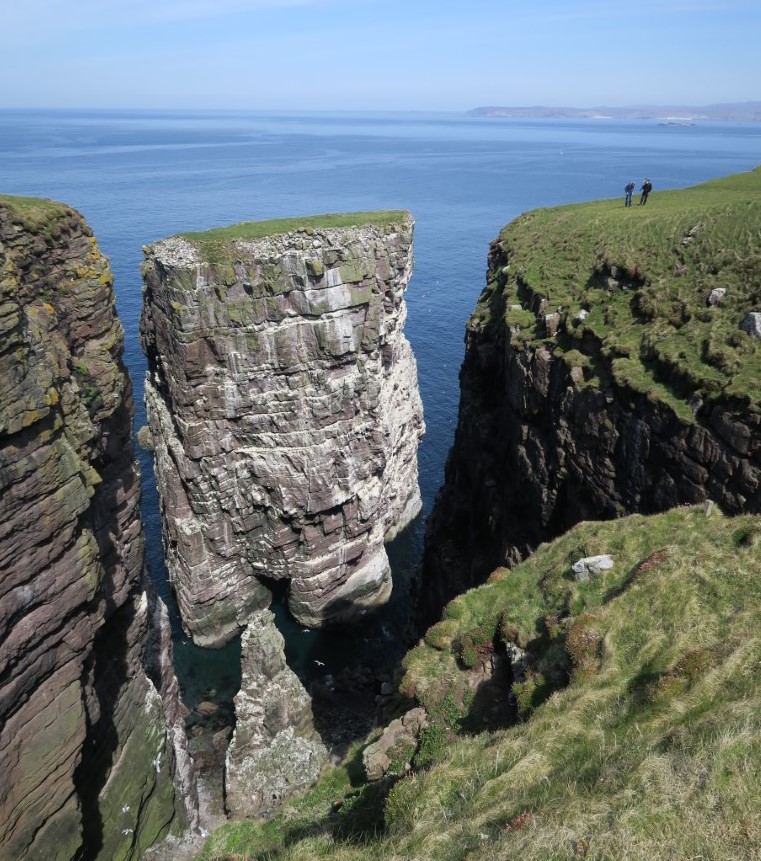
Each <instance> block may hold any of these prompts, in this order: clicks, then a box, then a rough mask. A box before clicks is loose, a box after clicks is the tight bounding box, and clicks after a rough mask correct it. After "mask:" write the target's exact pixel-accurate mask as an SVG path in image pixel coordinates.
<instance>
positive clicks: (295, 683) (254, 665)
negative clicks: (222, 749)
mask: <svg viewBox="0 0 761 861" xmlns="http://www.w3.org/2000/svg"><path fill="white" fill-rule="evenodd" d="M241 645H242V654H241V670H242V684H241V690H240V692H239V693H238V694H237V695H236V697H235V716H236V728H235V732H234V734H233V737H232V741H231V742H230V747H229V748H228V750H227V763H226V774H227V779H226V782H225V791H226V803H227V808H228V810H229V811H230V812H231V813H232V814H233V815H235V816H254V815H266V814H268V813H272V812H273V811H274V810H276V809H277V807H278V806H279V804H280V802H281V801H282V800H283V799H284V798H287V797H288V796H289V795H292V794H293V793H294V792H297V791H298V790H301V789H306V788H307V787H309V786H311V784H312V783H314V782H315V780H317V777H318V775H319V773H320V769H321V768H322V766H323V764H324V762H325V760H326V759H327V751H326V749H325V747H324V745H323V744H322V741H321V740H320V737H319V735H318V734H317V733H316V732H315V729H314V724H313V719H312V703H311V700H310V698H309V694H308V693H307V692H306V691H305V690H304V688H303V686H302V684H301V682H300V681H299V680H298V678H297V676H296V675H295V673H293V672H292V671H291V670H290V669H289V668H288V666H287V664H286V662H285V653H284V650H283V646H284V643H283V637H282V635H281V633H280V632H279V631H278V629H277V628H276V627H275V617H274V614H273V613H272V612H270V611H269V610H262V611H261V612H259V613H257V614H256V616H255V617H254V618H253V619H252V620H251V622H250V624H249V625H248V626H247V628H246V630H245V631H244V633H243V641H242V644H241Z"/></svg>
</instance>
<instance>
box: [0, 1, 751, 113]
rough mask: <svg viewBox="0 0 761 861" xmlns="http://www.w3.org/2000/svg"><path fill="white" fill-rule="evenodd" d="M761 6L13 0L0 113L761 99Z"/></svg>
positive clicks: (1, 32)
mask: <svg viewBox="0 0 761 861" xmlns="http://www.w3.org/2000/svg"><path fill="white" fill-rule="evenodd" d="M759 34H761V0H635V2H632V0H582V2H574V0H438V2H429V0H0V107H6V108H35V107H46V108H71V107H79V108H82V107H85V108H157V109H172V108H174V109H186V108H221V109H252V110H258V109H267V110H269V109H278V108H280V109H286V110H290V109H294V110H422V111H462V110H467V109H469V108H472V107H477V106H480V105H519V106H520V105H534V104H542V105H553V106H568V107H570V106H575V107H599V106H627V105H638V104H650V105H664V106H666V105H674V106H679V105H682V106H699V105H705V104H712V103H717V102H742V101H755V100H759V99H761V50H759V45H758V40H759Z"/></svg>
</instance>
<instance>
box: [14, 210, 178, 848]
mask: <svg viewBox="0 0 761 861" xmlns="http://www.w3.org/2000/svg"><path fill="white" fill-rule="evenodd" d="M0 333H2V348H1V349H0V572H2V573H1V576H0V773H1V774H2V775H3V780H2V784H1V785H0V858H2V859H3V861H6V859H7V861H19V859H25V858H45V859H61V861H68V859H73V858H78V859H104V861H105V859H109V860H110V859H137V858H139V856H140V854H141V852H142V851H143V850H144V849H145V848H146V847H147V846H149V845H150V844H151V843H153V842H154V841H155V840H156V839H157V838H159V837H160V836H162V835H163V834H164V833H166V831H167V829H168V828H169V827H170V826H171V825H172V824H175V825H177V826H178V827H179V826H182V825H184V824H186V823H188V821H191V822H192V820H193V817H194V804H193V799H192V795H193V785H192V772H191V770H190V767H189V762H188V761H187V758H186V754H185V753H184V751H186V747H185V737H184V730H183V729H182V726H181V722H178V721H177V720H176V718H177V715H178V709H179V700H178V696H177V691H176V681H174V676H173V674H172V672H171V652H170V648H171V647H170V645H169V644H168V643H167V639H166V636H165V634H164V635H163V636H162V631H161V626H160V625H157V621H156V620H157V618H160V617H161V607H160V605H159V604H158V602H157V600H156V599H155V598H154V597H152V596H149V594H148V593H147V592H146V591H145V589H144V588H143V585H142V582H141V576H142V572H143V536H142V529H141V522H140V515H139V501H140V490H139V476H138V472H137V469H136V465H135V463H134V460H133V455H132V438H131V423H132V411H133V405H132V395H131V387H130V382H129V378H128V376H127V373H126V370H125V368H124V365H123V363H122V358H121V355H122V349H123V334H122V329H121V326H120V324H119V322H118V320H117V318H116V315H115V311H114V297H113V292H112V275H111V272H110V269H109V266H108V262H107V260H106V259H105V258H104V257H103V256H102V254H101V253H100V251H99V249H98V246H97V244H96V242H95V239H94V238H93V237H92V234H91V232H90V230H89V228H88V227H87V225H86V224H85V223H84V221H83V219H82V217H81V216H80V215H79V214H78V213H76V212H74V211H73V210H71V209H69V208H67V207H65V206H63V205H60V204H54V203H51V202H50V201H43V200H33V199H22V198H8V197H0ZM168 715H169V718H168ZM172 715H174V717H172ZM178 758H179V760H180V764H181V766H182V771H183V775H184V776H183V777H182V781H184V784H185V789H184V790H183V791H178V789H177V785H178V784H179V782H181V780H180V776H179V775H178V773H177V763H178ZM186 802H187V807H186Z"/></svg>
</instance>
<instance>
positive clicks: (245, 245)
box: [146, 210, 413, 267]
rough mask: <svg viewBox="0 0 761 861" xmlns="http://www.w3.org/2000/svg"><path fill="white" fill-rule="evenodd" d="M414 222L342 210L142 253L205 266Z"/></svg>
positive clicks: (221, 230) (402, 214)
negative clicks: (342, 211) (209, 263)
mask: <svg viewBox="0 0 761 861" xmlns="http://www.w3.org/2000/svg"><path fill="white" fill-rule="evenodd" d="M412 225H413V219H412V216H411V214H410V213H409V212H407V211H405V210H379V211H376V212H346V213H336V214H326V215H313V216H304V217H298V218H283V219H275V220H269V221H244V222H240V223H239V224H232V225H230V226H228V227H217V228H214V229H212V230H207V231H204V232H198V233H192V232H191V233H180V234H177V235H176V236H170V237H168V238H167V239H162V240H160V241H158V242H156V243H153V244H151V245H148V246H146V253H148V254H150V255H151V256H153V257H155V259H157V260H158V261H160V262H161V263H163V264H164V265H167V266H174V267H185V266H193V265H195V264H198V263H204V262H211V263H213V262H220V260H222V259H226V258H229V257H230V255H231V253H232V254H236V253H237V254H240V253H243V254H244V255H245V256H246V257H255V256H258V254H260V253H265V254H266V253H268V252H271V251H272V250H273V246H274V247H275V248H276V249H277V250H280V251H283V250H286V249H288V248H300V247H301V248H304V247H310V246H313V245H314V243H317V244H318V246H319V244H321V243H322V241H328V242H330V243H331V244H340V243H341V241H342V238H343V237H351V236H352V234H355V233H366V232H368V231H369V232H370V233H372V234H374V235H382V234H385V233H388V232H395V231H400V230H401V231H403V232H407V231H410V230H411V228H412Z"/></svg>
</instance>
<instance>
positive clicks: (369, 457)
mask: <svg viewBox="0 0 761 861" xmlns="http://www.w3.org/2000/svg"><path fill="white" fill-rule="evenodd" d="M335 225H340V226H335ZM412 228H413V222H412V219H411V217H410V216H409V214H408V213H403V212H395V213H369V214H357V215H350V216H338V217H336V216H334V217H328V216H326V217H324V218H322V217H321V218H314V219H306V220H301V221H299V220H296V219H293V220H290V221H287V222H276V223H266V222H264V223H258V224H257V223H249V224H243V225H237V226H235V227H233V228H227V229H222V230H219V231H210V232H209V233H206V234H198V235H188V236H186V237H181V236H177V237H172V238H170V239H166V240H163V241H161V242H158V243H156V244H155V245H152V246H149V247H147V248H146V249H145V255H146V261H145V264H144V266H143V277H144V280H145V295H144V306H143V317H142V321H141V331H142V338H143V345H144V349H145V352H146V354H147V356H148V360H149V368H150V370H149V373H148V379H147V382H146V405H147V408H148V415H149V421H150V426H151V431H152V436H153V442H154V445H155V457H156V475H157V483H158V487H159V492H160V498H161V507H162V515H163V528H164V544H165V550H166V556H167V564H168V568H169V572H170V577H171V579H172V582H173V584H174V587H175V590H176V592H177V596H178V600H179V604H180V609H181V612H182V617H183V621H184V625H185V626H186V628H187V630H188V631H189V632H190V634H191V635H192V636H193V638H194V639H195V640H196V642H198V643H199V644H201V645H213V644H219V643H222V642H224V641H225V640H226V639H229V638H230V637H231V636H233V634H235V633H236V632H237V631H239V630H240V629H241V628H242V627H244V626H245V625H246V624H247V623H248V621H249V619H250V618H252V616H253V615H254V614H255V613H256V612H257V611H258V610H260V609H262V608H263V607H266V606H267V604H268V603H269V592H268V590H267V588H266V587H265V586H264V585H263V584H262V580H260V578H266V579H274V580H283V579H286V580H288V581H290V592H289V604H290V608H291V611H292V612H293V614H294V615H295V616H296V617H297V618H298V619H299V620H301V621H302V622H303V623H304V624H308V625H320V624H323V623H325V622H328V621H332V620H337V619H341V618H346V617H350V616H352V615H354V614H356V613H357V612H358V611H360V610H361V609H362V608H366V607H369V606H374V605H377V604H379V603H382V602H383V601H385V600H386V599H387V597H388V594H389V592H390V589H391V577H390V571H389V564H388V559H387V556H386V552H385V549H384V540H387V539H388V538H390V537H391V536H392V535H393V534H395V532H396V531H397V530H399V529H401V528H403V527H404V526H405V525H406V524H407V523H409V521H410V520H411V519H412V518H413V517H414V516H415V515H416V514H417V512H418V511H419V509H420V505H421V502H420V493H419V489H418V483H417V446H418V442H419V439H420V437H421V435H422V433H423V430H424V426H423V418H422V406H421V402H420V396H419V392H418V388H417V376H416V368H415V361H414V357H413V355H412V351H411V349H410V346H409V343H408V342H407V340H406V339H405V337H404V335H403V331H402V330H403V327H404V322H405V317H406V306H405V303H404V298H403V297H404V291H405V289H406V287H407V282H408V280H409V277H410V274H411V271H412Z"/></svg>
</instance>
